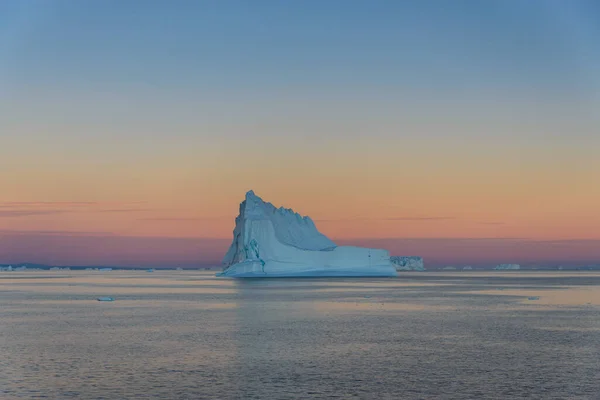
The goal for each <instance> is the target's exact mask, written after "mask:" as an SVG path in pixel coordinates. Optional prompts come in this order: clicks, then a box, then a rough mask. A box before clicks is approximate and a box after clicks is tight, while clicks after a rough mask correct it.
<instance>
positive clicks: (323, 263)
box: [218, 191, 397, 278]
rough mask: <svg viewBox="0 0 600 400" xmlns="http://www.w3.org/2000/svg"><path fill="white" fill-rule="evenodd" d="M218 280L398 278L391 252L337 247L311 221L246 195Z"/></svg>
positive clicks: (250, 194)
mask: <svg viewBox="0 0 600 400" xmlns="http://www.w3.org/2000/svg"><path fill="white" fill-rule="evenodd" d="M223 264H224V265H225V269H224V270H223V272H221V273H219V274H218V275H219V276H228V277H236V278H251V277H296V276H298V277H322V276H397V272H396V269H395V268H394V266H393V265H392V263H391V262H390V255H389V253H388V251H387V250H383V249H368V248H363V247H354V246H336V244H335V243H334V242H332V241H331V240H330V239H329V238H327V237H326V236H325V235H323V234H322V233H320V232H319V231H318V230H317V228H316V226H315V224H314V222H313V221H312V219H310V217H308V216H306V217H303V216H301V215H300V214H298V213H296V212H294V211H293V210H292V209H286V208H283V207H280V208H276V207H275V206H273V204H271V203H266V202H264V201H263V200H262V199H261V198H260V197H258V196H257V195H255V194H254V192H253V191H249V192H248V193H246V198H245V200H244V201H243V202H242V203H241V204H240V213H239V215H238V216H237V218H236V219H235V229H234V231H233V242H232V243H231V246H230V247H229V250H228V251H227V254H226V255H225V257H224V258H223Z"/></svg>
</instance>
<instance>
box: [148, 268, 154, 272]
mask: <svg viewBox="0 0 600 400" xmlns="http://www.w3.org/2000/svg"><path fill="white" fill-rule="evenodd" d="M146 272H154V268H148V269H147V270H146Z"/></svg>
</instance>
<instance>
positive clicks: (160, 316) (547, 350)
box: [0, 271, 600, 399]
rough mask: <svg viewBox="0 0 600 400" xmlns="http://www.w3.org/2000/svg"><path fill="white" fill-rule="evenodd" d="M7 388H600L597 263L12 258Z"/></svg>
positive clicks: (0, 343) (506, 393)
mask: <svg viewBox="0 0 600 400" xmlns="http://www.w3.org/2000/svg"><path fill="white" fill-rule="evenodd" d="M99 296H113V297H115V301H114V302H98V301H96V298H97V297H99ZM528 296H539V300H528ZM0 398H1V399H32V398H49V399H69V398H73V399H134V398H140V399H302V398H339V399H355V398H356V399H515V398H527V399H600V273H584V272H580V273H574V272H562V273H541V272H524V271H523V272H487V273H475V272H460V271H457V272H447V273H435V272H430V273H429V272H428V273H403V274H401V276H400V278H397V279H275V280H266V279H265V280H228V279H222V278H215V277H214V276H213V273H212V272H204V271H157V272H153V273H149V272H145V271H144V272H142V271H140V272H137V271H134V272H132V271H112V272H90V271H80V272H78V271H43V272H3V273H0Z"/></svg>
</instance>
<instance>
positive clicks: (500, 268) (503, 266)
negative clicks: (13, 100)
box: [494, 264, 521, 271]
mask: <svg viewBox="0 0 600 400" xmlns="http://www.w3.org/2000/svg"><path fill="white" fill-rule="evenodd" d="M494 269H495V270H496V271H505V270H518V269H521V266H520V265H519V264H498V265H496V266H495V267H494Z"/></svg>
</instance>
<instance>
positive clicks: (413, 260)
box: [390, 256, 425, 271]
mask: <svg viewBox="0 0 600 400" xmlns="http://www.w3.org/2000/svg"><path fill="white" fill-rule="evenodd" d="M390 261H391V262H392V265H393V266H394V267H395V268H396V271H425V266H424V265H423V258H422V257H401V256H392V257H390Z"/></svg>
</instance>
